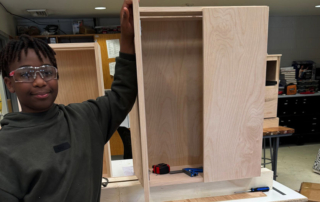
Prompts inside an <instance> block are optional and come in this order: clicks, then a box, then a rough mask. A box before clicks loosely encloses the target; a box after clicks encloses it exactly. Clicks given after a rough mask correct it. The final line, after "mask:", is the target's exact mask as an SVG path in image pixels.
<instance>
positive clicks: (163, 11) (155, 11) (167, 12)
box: [139, 6, 203, 16]
mask: <svg viewBox="0 0 320 202" xmlns="http://www.w3.org/2000/svg"><path fill="white" fill-rule="evenodd" d="M202 9H203V7H195V6H193V7H140V8H139V10H140V15H141V16H184V15H185V16H186V15H202Z"/></svg>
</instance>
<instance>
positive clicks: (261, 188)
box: [235, 187, 270, 194]
mask: <svg viewBox="0 0 320 202" xmlns="http://www.w3.org/2000/svg"><path fill="white" fill-rule="evenodd" d="M269 190H270V189H269V187H257V188H251V189H249V190H247V191H241V192H235V193H237V194H238V193H245V192H258V191H261V192H267V191H269Z"/></svg>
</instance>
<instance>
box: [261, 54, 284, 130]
mask: <svg viewBox="0 0 320 202" xmlns="http://www.w3.org/2000/svg"><path fill="white" fill-rule="evenodd" d="M281 56H282V55H281V54H277V55H268V56H267V68H266V80H267V81H276V82H277V85H275V86H266V89H265V92H266V97H265V106H264V118H265V123H264V127H277V126H279V119H278V118H277V106H278V91H279V90H278V89H279V80H280V78H279V72H280V60H281Z"/></svg>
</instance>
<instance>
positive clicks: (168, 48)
mask: <svg viewBox="0 0 320 202" xmlns="http://www.w3.org/2000/svg"><path fill="white" fill-rule="evenodd" d="M142 48H143V49H142V53H143V66H144V86H145V99H146V117H147V132H148V155H149V167H151V166H152V165H155V164H159V163H167V164H169V165H170V166H182V165H195V164H201V165H202V164H203V132H202V128H203V127H202V125H203V121H202V118H203V116H202V111H203V95H202V87H203V82H202V78H203V54H202V51H203V49H202V22H201V21H153V22H152V21H144V22H142Z"/></svg>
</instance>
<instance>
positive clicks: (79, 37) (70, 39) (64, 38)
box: [32, 34, 95, 43]
mask: <svg viewBox="0 0 320 202" xmlns="http://www.w3.org/2000/svg"><path fill="white" fill-rule="evenodd" d="M32 37H35V38H41V39H43V40H46V41H47V42H48V43H49V42H50V41H49V40H50V38H55V40H56V43H83V42H88V43H90V42H94V37H95V34H68V35H36V36H32Z"/></svg>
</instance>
